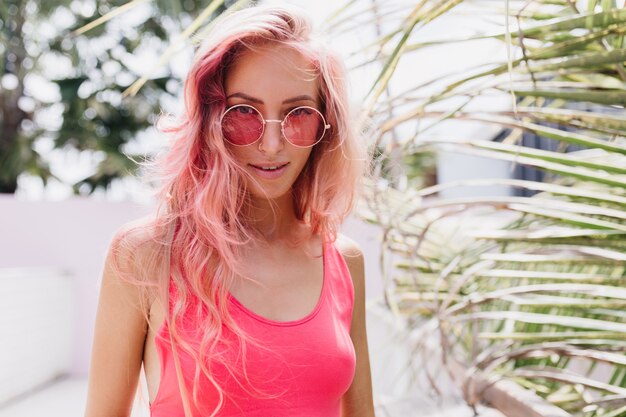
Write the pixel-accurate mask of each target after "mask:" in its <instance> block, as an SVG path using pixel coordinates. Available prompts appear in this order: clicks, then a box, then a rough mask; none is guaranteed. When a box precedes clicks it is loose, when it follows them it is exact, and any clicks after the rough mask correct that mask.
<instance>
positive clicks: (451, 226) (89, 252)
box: [0, 0, 626, 417]
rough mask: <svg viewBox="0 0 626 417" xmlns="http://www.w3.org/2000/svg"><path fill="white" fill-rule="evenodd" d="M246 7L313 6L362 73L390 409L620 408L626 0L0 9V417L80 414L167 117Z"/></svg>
mask: <svg viewBox="0 0 626 417" xmlns="http://www.w3.org/2000/svg"><path fill="white" fill-rule="evenodd" d="M255 3H263V4H265V3H289V4H293V5H297V6H299V7H301V8H303V9H305V10H306V11H307V13H308V14H309V15H310V16H311V18H312V19H313V21H314V22H315V26H316V29H317V30H318V31H319V32H320V33H321V34H323V36H324V37H325V38H326V40H327V41H328V42H330V43H331V44H332V46H333V48H334V49H336V50H337V51H338V52H339V53H340V54H341V55H342V56H343V57H344V59H345V61H346V64H347V66H348V68H349V71H350V80H349V82H350V87H351V100H352V104H353V112H354V122H355V123H357V124H358V125H359V128H360V131H361V132H362V133H363V140H364V141H366V143H367V146H368V147H369V149H370V151H371V154H372V156H373V161H374V164H373V166H372V170H371V172H370V174H371V175H370V176H368V179H367V180H366V184H365V185H366V186H365V191H364V195H363V198H362V199H361V201H360V202H359V204H358V207H357V208H356V210H355V212H354V214H353V215H352V216H351V218H350V219H349V220H348V221H347V222H346V224H345V225H344V229H343V232H344V233H346V234H347V235H349V236H350V237H352V238H354V239H355V240H356V241H357V242H359V243H360V244H361V246H362V247H363V249H364V252H365V257H366V279H367V299H368V332H369V338H370V352H371V362H372V369H373V379H374V381H373V383H374V390H375V392H374V393H375V402H376V406H377V415H379V416H433V417H434V416H455V417H456V416H461V417H462V416H466V415H467V416H472V415H474V413H478V414H479V415H482V416H488V415H493V416H502V415H506V416H511V417H517V416H520V417H521V416H523V417H527V416H581V417H582V416H584V417H595V416H598V417H600V416H601V417H618V416H625V415H626V357H625V355H624V352H625V351H626V320H625V317H626V316H625V315H624V312H623V310H624V306H626V290H624V288H623V287H624V286H623V284H624V280H625V275H626V271H625V265H626V243H625V242H626V241H625V240H624V238H623V235H624V234H625V233H626V212H625V210H624V207H625V206H626V158H625V156H624V155H626V141H625V140H624V136H625V135H624V134H625V132H626V117H625V116H626V115H625V112H624V105H625V104H626V68H625V65H624V63H625V61H626V46H625V45H624V33H625V32H626V9H625V8H624V1H623V0H597V1H596V0H583V1H573V0H528V1H513V0H511V1H506V0H465V1H463V0H413V1H396V0H393V1H391V0H390V1H384V2H383V1H377V0H341V1H330V0H323V1H316V2H306V1H295V0H294V1H284V2H267V1H259V2H251V1H211V0H204V1H202V0H134V1H130V2H126V1H113V0H102V1H100V0H98V1H96V0H81V1H78V0H71V1H70V0H54V1H49V2H38V1H34V0H6V1H3V2H2V4H0V105H1V106H2V107H1V109H0V416H2V417H20V416H28V417H33V416H39V415H41V416H43V415H46V416H47V417H50V416H56V415H58V416H69V417H72V416H79V415H82V413H83V409H84V404H85V395H86V380H87V372H88V368H89V356H90V350H91V338H92V333H93V325H94V321H95V312H96V307H97V299H98V291H99V283H100V272H101V268H102V263H103V261H104V255H105V252H106V249H107V246H108V244H109V240H110V239H111V237H112V236H113V234H114V232H115V230H117V229H118V228H119V227H120V226H121V225H122V224H124V223H125V222H127V221H129V220H132V219H135V218H137V217H140V216H142V215H144V214H147V213H149V212H150V211H151V210H152V208H153V205H154V201H153V199H152V194H151V193H152V188H151V184H150V181H149V179H148V178H145V174H144V173H143V172H142V170H141V169H140V164H141V162H142V161H146V160H149V159H150V158H152V157H153V156H154V155H155V154H156V153H157V152H159V151H160V150H162V149H164V148H165V147H166V146H167V138H166V137H164V135H162V134H161V133H159V132H158V131H157V130H156V128H155V122H156V121H157V119H158V117H159V115H161V114H163V113H173V114H176V113H177V112H179V111H180V109H181V92H182V83H183V81H184V78H185V74H186V72H187V70H188V68H189V65H190V62H191V58H192V56H193V53H194V50H195V47H196V45H197V42H198V39H199V38H201V36H202V32H203V31H204V30H206V27H207V26H208V25H210V22H211V21H212V20H213V19H215V18H216V17H217V16H219V15H220V14H221V13H226V12H229V11H232V10H235V9H237V8H242V7H250V6H253V5H254V4H255ZM146 398H147V397H146V394H145V390H144V392H139V393H138V398H137V404H136V407H135V411H134V412H135V414H136V415H148V412H147V409H146V407H147V399H146Z"/></svg>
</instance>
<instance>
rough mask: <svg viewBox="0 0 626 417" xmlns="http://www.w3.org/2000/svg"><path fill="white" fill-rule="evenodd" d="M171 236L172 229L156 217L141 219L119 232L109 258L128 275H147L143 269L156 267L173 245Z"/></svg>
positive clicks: (113, 240)
mask: <svg viewBox="0 0 626 417" xmlns="http://www.w3.org/2000/svg"><path fill="white" fill-rule="evenodd" d="M168 237H169V228H168V227H167V226H166V225H165V224H163V222H161V221H159V220H158V219H157V218H155V217H154V216H146V217H142V218H138V219H136V220H133V221H130V222H127V223H125V224H123V225H122V226H121V227H119V228H118V229H117V230H116V232H115V234H114V235H113V239H112V241H111V244H110V247H109V255H113V256H112V257H113V258H115V260H116V261H117V265H118V266H120V267H121V268H122V269H123V270H125V271H126V272H129V273H137V272H139V271H140V270H142V272H147V271H145V270H144V269H145V268H149V267H150V265H155V264H156V263H157V261H158V259H160V258H162V257H163V255H164V254H165V252H166V250H167V248H168V247H169V244H170V242H169V241H168ZM148 275H152V274H148Z"/></svg>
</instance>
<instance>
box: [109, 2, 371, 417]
mask: <svg viewBox="0 0 626 417" xmlns="http://www.w3.org/2000/svg"><path fill="white" fill-rule="evenodd" d="M218 19H219V20H218V21H217V22H215V25H214V27H213V29H212V31H211V32H210V34H209V35H208V36H207V37H206V39H204V41H203V42H202V45H201V47H200V48H199V49H198V51H197V53H196V56H195V59H194V61H193V64H192V67H191V70H190V72H189V74H188V76H187V80H186V82H185V88H184V99H185V110H184V112H183V114H182V115H181V116H180V117H179V118H178V119H177V120H176V121H174V122H173V123H170V124H169V125H167V126H165V125H164V123H161V129H162V131H164V132H166V133H167V134H169V135H171V137H172V139H173V141H172V145H171V149H169V151H168V152H166V153H164V154H163V155H161V156H160V157H159V158H157V160H156V161H155V168H156V169H157V170H158V174H159V177H160V179H161V188H160V191H159V192H158V194H157V196H158V201H159V207H158V210H157V214H156V216H155V217H154V218H153V219H151V220H150V221H149V222H148V223H145V224H142V225H140V226H135V227H132V228H130V229H126V230H125V231H122V232H120V233H119V234H118V235H117V236H116V240H115V241H114V247H117V248H118V249H120V247H122V246H124V247H125V251H124V252H125V253H130V254H135V255H134V256H135V257H136V254H138V253H142V251H140V250H138V248H139V247H140V246H142V245H144V244H146V243H147V244H149V245H150V246H149V247H150V248H152V249H149V250H148V252H149V254H148V256H147V259H148V260H147V262H146V257H143V258H142V260H141V262H139V261H138V260H137V259H134V263H135V264H137V265H136V266H135V268H133V269H135V271H134V276H133V277H130V278H129V279H130V280H131V281H133V282H134V283H136V284H139V285H142V286H143V288H151V289H152V290H153V291H155V292H156V295H157V296H158V298H159V299H160V300H161V301H162V302H163V305H164V306H169V305H170V304H169V303H170V299H169V288H170V287H169V286H170V278H171V280H172V284H173V286H174V288H175V290H176V295H177V296H176V303H175V304H173V308H172V309H171V314H169V312H168V314H166V321H167V324H168V326H169V329H170V336H171V341H172V346H173V348H174V349H175V350H174V353H175V356H176V351H177V349H181V350H183V351H185V352H186V353H187V354H189V355H191V356H192V357H193V358H194V360H195V362H196V364H198V366H197V372H196V375H195V378H194V384H193V390H192V396H191V397H192V399H193V401H194V403H195V404H196V405H197V402H198V392H197V387H198V385H199V384H198V381H199V377H200V373H202V374H204V375H205V377H206V378H208V379H209V380H210V381H211V382H212V383H213V385H214V386H215V387H216V389H217V390H218V392H219V393H220V403H219V404H218V406H217V407H216V409H215V410H213V412H212V413H211V416H214V415H216V414H217V413H218V411H219V408H220V406H221V404H222V402H223V393H222V390H221V389H220V386H219V383H218V382H217V381H215V380H214V379H213V377H212V376H211V373H210V372H209V369H208V367H207V365H206V364H207V363H210V362H211V361H220V357H219V356H218V355H214V356H212V352H213V351H214V348H215V347H216V344H217V343H218V342H219V341H220V340H221V339H222V334H223V331H224V328H225V329H227V330H228V331H232V332H234V333H235V334H236V335H237V336H238V338H239V340H240V341H241V343H240V344H239V345H240V346H239V348H240V349H242V350H245V342H248V343H255V341H253V340H250V338H249V337H248V336H247V335H245V334H244V332H243V331H242V330H241V329H239V327H238V326H237V324H236V323H235V322H234V321H233V320H232V319H231V317H230V315H229V312H228V309H227V302H226V301H227V297H228V293H229V288H230V287H231V284H232V283H233V281H234V279H235V275H236V274H237V272H238V271H239V270H240V268H239V265H238V263H237V259H239V256H238V255H239V253H240V248H241V246H242V244H244V243H245V242H246V241H248V240H250V239H259V238H260V236H258V235H257V234H256V233H255V231H254V230H253V229H252V228H251V227H250V225H249V221H248V220H247V218H246V209H247V208H248V207H249V206H248V205H249V197H248V194H247V192H246V186H245V184H246V182H245V178H244V175H245V174H244V173H243V171H242V170H241V169H240V168H239V167H238V166H237V164H236V163H235V161H234V160H233V158H232V157H231V155H230V153H229V151H228V148H227V147H226V146H225V144H224V140H223V138H222V133H221V128H220V122H219V121H220V117H221V114H222V112H223V111H224V109H225V104H226V99H225V93H224V88H223V81H224V76H225V73H226V72H227V71H228V68H229V65H231V63H232V62H233V60H234V59H236V57H237V56H238V55H239V54H241V53H244V52H245V51H246V50H248V49H250V48H253V47H254V46H256V45H261V44H262V45H268V44H269V45H271V44H273V43H275V44H281V45H287V46H289V47H293V48H294V49H296V50H297V51H299V52H301V53H302V54H303V55H304V56H305V57H307V58H308V59H309V60H310V62H311V63H312V64H313V66H314V67H315V70H316V72H317V74H316V75H317V76H318V77H319V84H320V92H319V94H320V98H321V103H322V109H321V111H322V113H323V114H324V116H325V118H326V119H327V123H329V124H330V125H331V129H330V130H329V131H327V132H326V136H325V137H324V139H323V140H322V141H321V142H320V143H318V144H317V145H315V147H314V148H313V149H312V152H311V155H310V157H309V159H308V162H307V164H306V165H305V167H304V169H303V171H302V173H301V174H300V176H299V177H298V179H297V180H296V182H295V184H294V186H293V189H292V194H293V198H294V207H295V211H296V216H297V217H298V219H299V220H301V221H302V222H305V223H307V224H308V225H309V226H310V230H311V235H314V234H315V235H318V234H319V235H321V236H322V237H323V239H324V240H325V241H326V242H329V241H333V240H334V239H335V238H336V231H337V228H338V226H339V225H340V224H341V222H342V221H343V220H344V219H345V217H346V216H347V215H348V214H349V212H350V210H351V209H352V206H353V203H354V199H355V197H356V192H357V189H358V185H359V181H360V179H361V177H362V174H363V169H364V166H365V160H366V159H365V154H364V151H363V149H362V147H361V146H360V144H359V143H358V142H357V140H356V135H355V134H354V133H353V131H352V130H351V127H350V125H349V120H350V116H351V115H350V114H349V111H348V106H347V92H346V85H345V68H344V67H343V64H342V61H341V60H340V59H339V58H338V56H336V55H335V54H334V53H332V52H330V51H329V50H327V49H326V48H325V47H324V46H322V45H321V44H320V43H318V42H316V41H314V40H313V39H312V38H311V34H310V28H311V25H310V22H309V21H308V19H307V18H306V17H305V16H303V15H302V14H300V13H299V12H296V11H294V10H291V9H287V8H284V7H251V8H248V9H244V10H242V11H239V12H235V13H233V14H231V15H228V16H224V17H220V18H218ZM138 236H143V238H141V237H138ZM155 244H156V246H154V245H155ZM118 265H120V264H119V263H118ZM159 265H161V266H159ZM160 268H161V269H160ZM122 269H124V268H120V271H121V270H122ZM137 269H138V271H137ZM159 270H166V271H167V270H169V272H170V273H169V274H161V275H162V276H160V277H159V278H158V279H156V280H155V278H154V277H153V276H150V275H152V272H154V271H159ZM151 271H152V272H151ZM193 300H198V301H199V302H193ZM144 307H146V309H147V308H149V307H148V306H147V305H146V306H144ZM189 308H191V309H192V311H193V312H194V313H195V314H197V318H198V319H199V320H201V323H203V337H202V342H201V344H200V346H192V345H190V344H189V343H188V342H187V341H186V340H185V339H184V337H183V336H182V334H181V328H180V322H181V317H182V314H183V313H184V312H185V311H187V310H188V309H189ZM146 311H147V310H146ZM255 344H256V343H255ZM223 365H224V366H225V367H226V368H227V369H228V370H229V372H231V373H232V374H234V375H239V374H241V371H237V370H235V369H232V367H231V366H230V364H228V363H224V364H223ZM177 370H178V378H179V385H181V390H182V391H183V401H184V404H185V413H186V415H187V416H188V417H191V411H190V410H191V408H190V405H189V399H188V398H187V396H188V394H187V388H186V387H185V384H184V383H181V381H183V379H182V373H181V371H180V364H178V366H177ZM243 374H244V375H243V376H244V377H245V366H244V371H243Z"/></svg>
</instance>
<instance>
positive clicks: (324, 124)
mask: <svg viewBox="0 0 626 417" xmlns="http://www.w3.org/2000/svg"><path fill="white" fill-rule="evenodd" d="M237 107H249V108H251V109H253V110H254V111H255V112H257V114H258V115H259V117H260V118H261V121H262V122H263V123H262V129H261V134H260V135H259V137H258V138H256V139H255V140H254V141H253V142H250V143H248V144H245V145H240V144H237V143H233V142H231V141H229V140H228V139H226V137H225V136H224V135H222V136H224V140H225V141H227V142H228V143H230V144H231V145H233V146H250V145H254V144H255V143H257V142H258V141H259V140H260V139H261V138H262V137H263V133H265V125H266V124H267V123H280V134H281V135H282V137H283V138H285V140H286V141H287V142H289V144H290V145H291V146H295V147H296V148H312V147H313V146H315V145H317V144H318V143H320V141H321V140H322V139H324V136H325V135H326V131H327V130H328V129H330V127H331V126H330V124H328V123H326V118H325V117H324V115H323V114H322V112H321V111H319V110H318V109H316V108H315V107H311V106H298V107H296V108H293V109H291V110H289V113H287V114H286V115H285V117H283V120H274V119H266V118H265V117H263V114H262V113H261V112H260V111H259V109H257V108H256V107H254V106H251V105H250V104H235V105H234V106H230V107H229V108H227V109H226V110H224V113H222V117H220V126H222V123H223V121H224V116H226V113H228V112H229V111H231V110H232V109H235V108H237ZM298 109H309V110H313V111H315V112H316V113H317V114H319V115H320V117H321V118H322V125H323V126H324V131H323V132H322V135H321V136H320V137H319V139H318V140H317V141H316V142H315V143H313V144H311V145H307V146H300V145H296V144H294V143H293V142H291V141H290V140H289V139H288V138H287V136H285V120H287V118H288V117H289V116H290V115H291V113H293V112H294V111H296V110H298Z"/></svg>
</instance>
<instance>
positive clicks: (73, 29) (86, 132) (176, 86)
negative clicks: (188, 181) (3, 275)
mask: <svg viewBox="0 0 626 417" xmlns="http://www.w3.org/2000/svg"><path fill="white" fill-rule="evenodd" d="M224 3H225V2H224V0H222V1H215V0H213V1H209V0H198V1H196V0H192V1H189V0H186V1H182V0H176V1H147V0H133V1H126V0H103V1H95V0H87V1H80V2H78V1H69V0H55V1H51V2H37V1H34V0H9V1H7V2H2V3H1V4H0V41H1V42H0V80H2V87H3V88H1V89H0V105H1V108H0V131H1V135H0V193H13V192H15V191H16V189H17V186H18V177H19V176H20V175H21V174H23V173H27V174H30V175H32V176H35V177H39V178H41V179H42V180H43V181H44V184H45V183H46V182H47V181H48V180H49V179H51V178H55V179H58V180H59V181H61V182H67V181H68V180H67V179H64V178H59V177H58V173H55V172H54V169H53V168H51V167H50V166H49V162H48V158H47V157H46V155H47V154H49V153H50V151H51V150H54V149H60V150H63V151H65V152H68V151H73V152H74V153H77V154H79V155H81V158H83V159H85V158H86V159H88V160H89V161H90V165H92V166H93V170H92V171H91V172H89V173H87V174H85V175H84V176H83V177H82V178H80V179H78V180H72V181H71V183H70V184H69V185H71V186H72V187H73V189H74V192H76V193H84V194H88V193H91V192H93V191H94V190H96V189H98V188H102V189H106V188H108V187H109V186H110V185H111V183H112V182H113V181H115V180H116V179H118V178H122V177H125V176H128V175H130V174H133V173H134V172H135V171H136V168H137V161H138V160H142V159H143V158H144V157H145V153H146V150H145V149H146V147H145V146H143V147H141V146H139V147H138V146H136V144H134V143H133V142H135V140H136V139H137V137H138V135H139V134H141V133H143V132H146V131H147V130H149V129H150V128H151V127H153V126H154V123H155V121H156V119H157V118H158V116H159V114H160V113H161V112H162V111H163V109H167V108H168V107H169V108H171V105H169V106H168V103H170V102H173V101H174V97H175V96H176V95H177V94H178V93H179V91H180V89H181V80H182V77H183V75H184V74H182V73H180V71H179V72H178V73H177V72H176V71H175V70H174V69H173V68H172V65H171V61H167V62H164V64H168V65H159V67H158V68H157V71H156V72H153V73H150V74H148V73H145V72H144V70H145V68H144V64H143V62H142V61H146V60H150V59H155V60H156V58H158V57H159V56H160V55H162V54H165V53H166V54H167V56H168V57H169V56H171V55H172V54H173V53H177V52H180V49H181V48H180V46H181V45H180V40H183V41H184V40H185V39H186V38H187V36H186V35H185V33H186V32H187V31H189V28H190V27H194V28H197V27H198V26H199V25H200V24H202V23H206V22H207V21H209V20H210V19H211V18H213V17H215V16H217V15H219V14H220V13H221V12H223V11H224V10H225V9H226V7H225V5H224ZM129 10H133V11H134V13H132V14H125V13H126V12H127V11H129ZM122 14H124V15H123V16H120V15H122ZM127 16H132V17H131V18H130V20H126V21H125V22H124V21H123V20H122V19H124V18H125V17H127ZM150 53H152V54H154V56H152V57H146V55H149V54H150ZM137 79H139V80H141V83H140V84H141V85H142V86H143V88H142V89H141V90H139V89H134V90H133V93H134V94H130V95H129V94H126V96H125V95H124V93H125V92H126V90H127V89H128V88H129V87H130V86H131V85H133V86H136V84H135V81H136V80H137ZM144 142H145V141H144ZM147 148H149V149H154V148H155V146H148V147H147ZM55 174H57V175H55Z"/></svg>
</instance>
